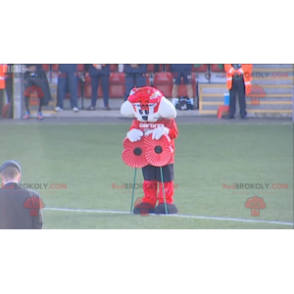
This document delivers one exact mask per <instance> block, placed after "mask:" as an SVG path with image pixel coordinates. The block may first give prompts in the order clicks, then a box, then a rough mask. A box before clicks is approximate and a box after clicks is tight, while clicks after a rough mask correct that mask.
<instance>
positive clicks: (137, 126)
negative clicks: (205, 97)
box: [121, 86, 178, 214]
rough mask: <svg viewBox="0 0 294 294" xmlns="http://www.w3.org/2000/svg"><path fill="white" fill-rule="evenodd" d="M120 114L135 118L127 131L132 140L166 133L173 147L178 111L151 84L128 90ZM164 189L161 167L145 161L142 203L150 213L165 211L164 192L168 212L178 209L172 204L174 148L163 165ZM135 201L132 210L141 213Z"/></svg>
mask: <svg viewBox="0 0 294 294" xmlns="http://www.w3.org/2000/svg"><path fill="white" fill-rule="evenodd" d="M121 114H122V115H123V116H126V117H130V118H134V120H133V123H132V125H131V127H130V131H129V132H128V133H127V138H128V139H129V140H130V141H131V142H136V141H140V140H141V139H142V137H143V136H149V135H150V134H152V139H153V140H159V139H160V138H161V137H162V136H164V135H167V136H168V137H169V138H170V140H171V142H170V144H171V146H172V148H173V150H175V146H174V139H175V138H177V136H178V128H177V125H176V122H175V117H176V115H177V113H176V109H175V107H174V105H173V104H172V103H171V102H170V101H169V100H168V99H166V98H165V97H164V96H163V94H162V93H161V92H160V91H159V90H158V89H156V88H154V87H148V86H146V87H141V88H134V89H132V91H131V92H130V95H129V97H128V100H127V101H125V102H124V103H123V105H122V106H121ZM162 171H163V183H164V192H165V195H163V187H162V179H161V173H160V167H155V166H152V165H150V164H149V165H147V166H145V167H143V168H142V172H143V178H144V184H143V191H144V197H143V198H142V202H141V205H142V203H143V204H145V203H146V205H148V207H150V209H149V213H152V212H154V213H156V214H165V204H164V196H165V199H166V204H167V209H168V213H169V214H174V213H177V212H178V209H177V207H176V206H175V205H174V199H173V198H174V152H173V156H172V157H171V160H170V161H169V163H168V164H167V165H165V166H163V167H162ZM141 205H138V204H137V203H135V207H134V210H133V212H134V213H135V214H140V213H141V209H140V207H142V206H141Z"/></svg>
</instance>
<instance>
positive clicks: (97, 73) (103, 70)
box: [86, 64, 110, 110]
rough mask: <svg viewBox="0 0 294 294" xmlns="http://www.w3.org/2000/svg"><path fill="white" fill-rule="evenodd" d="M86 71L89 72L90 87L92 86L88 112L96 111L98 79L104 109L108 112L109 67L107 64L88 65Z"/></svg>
mask: <svg viewBox="0 0 294 294" xmlns="http://www.w3.org/2000/svg"><path fill="white" fill-rule="evenodd" d="M86 70H88V71H89V75H90V77H91V85H92V101H91V106H90V107H89V108H88V110H95V109H96V102H97V96H98V85H99V79H101V85H102V92H103V100H104V109H105V110H110V107H109V76H110V65H109V64H90V65H89V66H88V69H86Z"/></svg>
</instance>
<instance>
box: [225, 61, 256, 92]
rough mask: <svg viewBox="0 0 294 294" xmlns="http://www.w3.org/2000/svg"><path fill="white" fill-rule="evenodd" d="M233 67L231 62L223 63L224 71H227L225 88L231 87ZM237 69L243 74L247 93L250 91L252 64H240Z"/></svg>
mask: <svg viewBox="0 0 294 294" xmlns="http://www.w3.org/2000/svg"><path fill="white" fill-rule="evenodd" d="M234 70H235V69H234V67H233V66H232V65H231V64H225V71H226V73H227V88H228V89H229V90H230V89H232V84H233V74H232V73H233V72H234ZM237 71H239V72H240V74H242V75H243V78H244V83H245V92H246V94H249V93H250V92H251V81H252V64H242V65H241V68H239V69H238V70H237Z"/></svg>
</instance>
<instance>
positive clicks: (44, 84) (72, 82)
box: [0, 63, 193, 120]
mask: <svg viewBox="0 0 294 294" xmlns="http://www.w3.org/2000/svg"><path fill="white" fill-rule="evenodd" d="M6 65H8V67H9V65H11V64H8V63H0V109H1V108H2V106H3V105H2V104H3V103H4V102H3V97H4V91H5V89H6V90H7V97H8V100H9V101H8V102H10V101H11V96H12V94H11V93H9V94H8V86H9V79H10V78H11V75H10V74H9V72H7V71H5V66H6ZM23 65H24V66H25V70H24V75H23V77H24V80H25V89H26V91H25V92H24V96H25V97H24V100H25V107H26V112H25V115H24V119H28V118H29V117H30V101H31V100H30V99H31V98H32V97H35V99H38V100H39V103H38V106H39V107H38V118H39V119H40V120H42V119H43V114H42V108H43V107H44V106H46V105H48V103H49V101H51V100H52V96H51V92H50V87H49V82H48V79H47V76H46V73H45V72H44V71H43V67H42V63H24V64H23ZM77 66H78V64H77V63H59V66H58V71H59V73H58V89H57V105H56V108H55V110H56V111H57V112H60V111H63V110H64V106H63V102H64V98H65V96H66V93H67V92H69V93H70V104H71V109H72V110H73V111H74V112H79V108H78V80H79V79H80V78H82V79H84V78H85V76H87V75H88V76H90V78H91V87H92V97H91V105H90V107H89V108H88V110H89V111H94V110H96V105H97V98H98V86H99V80H101V85H102V93H103V101H104V109H105V110H107V111H109V110H111V108H110V105H109V98H110V97H109V77H110V63H85V66H84V73H82V74H83V75H82V76H81V75H80V74H81V73H78V71H77ZM192 66H193V63H171V64H170V70H171V71H172V72H173V73H175V75H174V87H173V95H174V97H177V93H178V86H179V84H180V83H181V80H182V79H183V81H184V83H185V84H186V85H187V89H188V94H189V98H193V89H192V79H191V78H192ZM161 70H163V71H165V70H166V64H163V67H162V68H161ZM159 71H160V69H159V63H155V64H154V72H159ZM123 72H124V73H125V89H126V90H125V95H124V100H127V98H128V96H129V93H130V91H131V89H132V88H134V87H142V86H145V85H146V84H147V77H146V73H147V63H123ZM1 77H2V78H1ZM1 82H2V83H3V85H2V84H1ZM5 82H6V86H5ZM7 82H8V83H7ZM11 85H12V84H11ZM25 93H26V94H25Z"/></svg>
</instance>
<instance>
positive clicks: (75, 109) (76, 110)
mask: <svg viewBox="0 0 294 294" xmlns="http://www.w3.org/2000/svg"><path fill="white" fill-rule="evenodd" d="M72 110H73V111H74V112H79V111H80V110H79V109H78V108H77V107H74V108H73V109H72Z"/></svg>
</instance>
